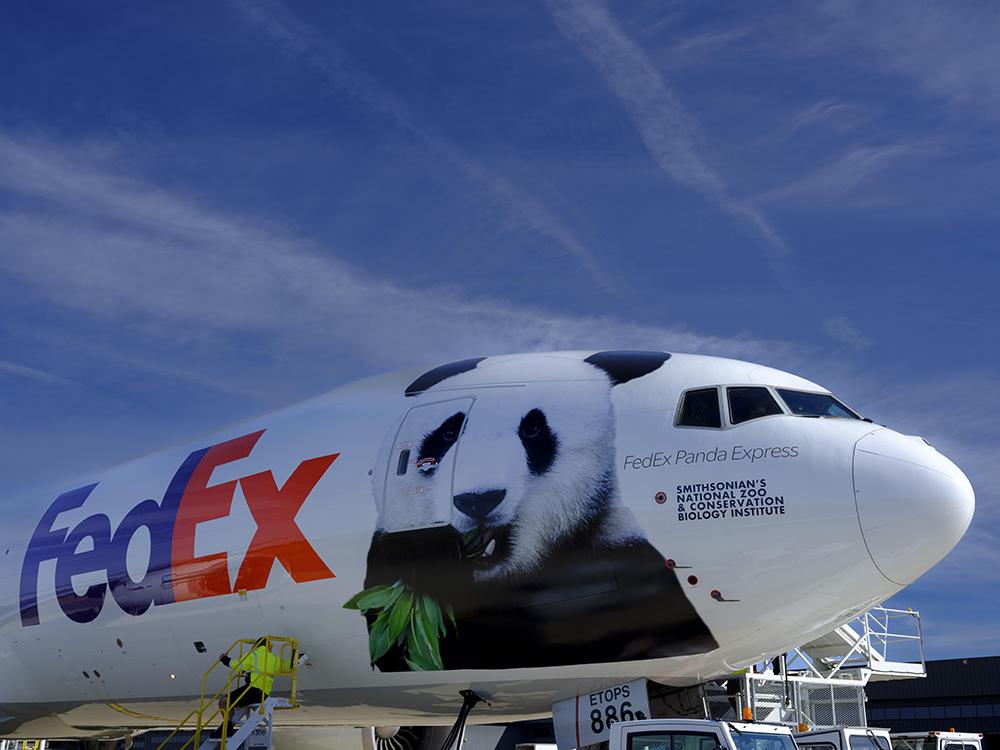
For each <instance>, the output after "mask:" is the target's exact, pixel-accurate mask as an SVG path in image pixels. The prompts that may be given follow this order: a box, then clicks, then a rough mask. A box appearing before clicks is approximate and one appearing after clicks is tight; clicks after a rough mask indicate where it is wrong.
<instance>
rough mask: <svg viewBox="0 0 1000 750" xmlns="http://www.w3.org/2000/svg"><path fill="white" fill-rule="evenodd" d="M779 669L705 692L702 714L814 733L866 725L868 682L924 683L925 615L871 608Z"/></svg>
mask: <svg viewBox="0 0 1000 750" xmlns="http://www.w3.org/2000/svg"><path fill="white" fill-rule="evenodd" d="M781 666H782V668H779V669H774V668H773V666H772V665H770V664H769V665H768V666H767V668H766V669H765V670H764V671H763V672H754V671H748V672H746V673H744V674H741V675H738V676H736V675H734V676H733V677H732V678H731V679H736V680H738V681H739V690H738V692H734V691H731V689H730V687H731V686H730V684H729V681H725V683H722V682H717V683H706V684H705V685H704V686H702V691H703V692H702V696H703V700H704V705H705V716H707V717H709V718H714V719H720V720H733V719H735V720H739V719H741V718H744V717H746V716H747V715H748V713H749V715H750V716H752V717H753V720H754V721H763V722H773V723H780V724H789V725H793V726H794V725H797V724H808V725H809V726H812V727H823V726H835V725H837V724H846V725H849V726H866V725H867V716H866V712H865V690H864V689H865V685H867V684H868V682H869V680H896V679H903V678H917V677H925V676H926V675H927V670H926V665H925V661H924V646H923V632H922V630H921V626H920V614H919V613H918V612H914V611H913V610H909V609H907V610H902V609H888V608H886V607H874V608H873V609H870V610H868V611H867V612H864V613H862V614H861V615H859V616H858V617H857V618H855V619H854V620H852V621H850V622H848V623H846V624H844V625H841V626H840V627H838V628H836V629H835V630H832V631H830V632H829V633H826V634H824V635H822V636H820V637H818V638H814V639H813V640H811V641H809V642H808V643H806V644H804V645H802V646H799V647H798V648H795V649H793V650H792V651H790V652H789V653H788V654H786V655H783V656H782V657H781Z"/></svg>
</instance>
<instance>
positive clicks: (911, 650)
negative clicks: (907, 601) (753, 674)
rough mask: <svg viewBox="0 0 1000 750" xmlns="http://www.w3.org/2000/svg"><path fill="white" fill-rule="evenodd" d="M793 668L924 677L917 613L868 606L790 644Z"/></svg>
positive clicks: (832, 674)
mask: <svg viewBox="0 0 1000 750" xmlns="http://www.w3.org/2000/svg"><path fill="white" fill-rule="evenodd" d="M793 653H794V654H795V657H796V658H795V659H794V660H790V662H791V666H792V668H793V669H794V668H796V667H799V668H800V669H801V671H802V672H803V673H804V674H809V675H810V676H813V677H817V678H820V679H834V678H836V677H838V676H844V677H846V676H850V677H853V678H854V679H860V680H861V681H862V682H863V683H865V684H867V683H868V681H869V680H899V679H905V678H910V677H926V676H927V666H926V662H925V660H924V640H923V630H922V628H921V625H920V613H919V612H914V611H913V610H912V609H889V608H886V607H873V608H872V609H870V610H868V611H867V612H864V613H862V614H861V615H859V616H858V617H857V618H855V619H854V620H852V621H851V622H848V623H845V624H844V625H841V626H840V627H839V628H837V629H835V630H832V631H830V632H829V633H826V634H825V635H822V636H820V637H819V638H814V639H813V640H811V641H810V642H809V643H806V644H804V645H802V646H800V647H799V648H797V649H795V650H794V652H793Z"/></svg>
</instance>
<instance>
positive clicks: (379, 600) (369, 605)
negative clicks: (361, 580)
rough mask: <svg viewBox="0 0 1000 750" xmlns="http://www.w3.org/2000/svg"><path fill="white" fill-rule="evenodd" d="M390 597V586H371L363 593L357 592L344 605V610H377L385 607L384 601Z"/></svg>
mask: <svg viewBox="0 0 1000 750" xmlns="http://www.w3.org/2000/svg"><path fill="white" fill-rule="evenodd" d="M391 595H392V586H387V585H382V586H372V587H371V588H369V589H365V590H364V591H359V592H358V593H357V594H355V595H354V596H352V597H351V598H350V599H348V600H347V601H346V602H345V603H344V609H360V610H362V611H364V610H366V609H377V608H379V607H383V606H385V603H386V601H388V599H389V597H390V596H391Z"/></svg>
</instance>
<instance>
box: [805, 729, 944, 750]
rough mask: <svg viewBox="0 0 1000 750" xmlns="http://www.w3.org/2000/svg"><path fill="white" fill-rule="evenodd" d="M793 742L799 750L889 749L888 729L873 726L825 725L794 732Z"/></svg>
mask: <svg viewBox="0 0 1000 750" xmlns="http://www.w3.org/2000/svg"><path fill="white" fill-rule="evenodd" d="M795 744H796V745H798V746H799V748H800V750H890V740H889V730H888V729H876V728H874V727H826V728H825V729H813V730H810V731H808V732H796V733H795ZM959 750H961V748H959Z"/></svg>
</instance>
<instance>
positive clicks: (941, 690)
mask: <svg viewBox="0 0 1000 750" xmlns="http://www.w3.org/2000/svg"><path fill="white" fill-rule="evenodd" d="M867 694H868V705H867V708H868V723H869V724H870V725H871V726H876V727H887V728H889V729H891V730H892V731H893V732H920V731H927V730H949V729H952V728H954V729H955V731H958V732H982V733H983V735H984V748H986V750H1000V656H985V657H979V658H969V659H942V660H938V661H928V662H927V677H926V678H924V679H920V680H889V681H885V682H870V683H869V684H868V688H867Z"/></svg>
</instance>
